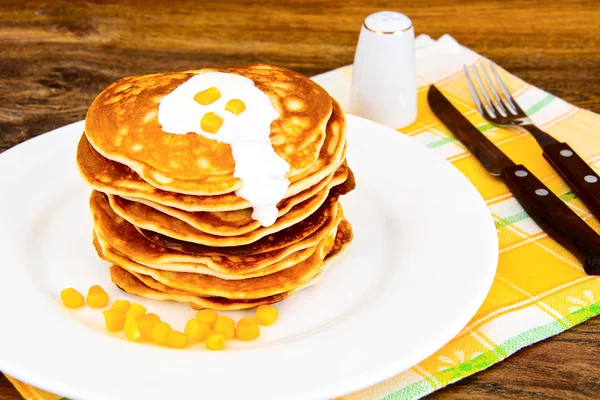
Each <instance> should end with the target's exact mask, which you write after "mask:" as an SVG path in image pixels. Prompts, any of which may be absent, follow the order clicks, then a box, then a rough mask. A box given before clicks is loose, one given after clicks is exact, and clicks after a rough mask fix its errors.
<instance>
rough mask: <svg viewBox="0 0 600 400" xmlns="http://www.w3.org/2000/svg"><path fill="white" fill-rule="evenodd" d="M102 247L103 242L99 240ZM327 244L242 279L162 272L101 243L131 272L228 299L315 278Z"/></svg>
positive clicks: (257, 295)
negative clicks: (283, 265)
mask: <svg viewBox="0 0 600 400" xmlns="http://www.w3.org/2000/svg"><path fill="white" fill-rule="evenodd" d="M100 244H101V246H102V245H103V243H102V242H101V241H100ZM324 247H325V243H323V242H321V244H319V246H318V248H317V250H316V251H315V252H314V253H313V254H312V255H311V256H310V257H308V258H307V259H306V260H304V261H301V262H300V263H298V264H296V265H294V266H292V267H289V268H286V269H284V270H282V271H278V272H275V273H273V274H270V275H265V276H260V277H256V278H248V279H241V280H227V279H221V278H216V277H214V276H210V275H203V274H192V273H188V272H171V271H159V270H155V269H152V268H149V267H146V266H143V265H141V264H138V263H136V262H134V261H132V260H131V259H129V258H127V257H126V256H125V255H123V254H118V253H117V252H116V251H114V249H111V248H110V247H104V246H102V252H103V254H104V257H105V258H106V259H107V260H109V261H110V262H112V263H113V264H116V265H118V266H120V267H121V268H123V269H126V270H128V271H129V272H134V273H137V274H142V275H148V276H151V277H152V278H154V279H156V280H157V281H159V282H161V283H162V284H164V285H167V286H169V287H172V288H174V289H178V290H183V291H185V292H188V293H192V294H195V295H197V296H218V297H226V298H229V299H256V298H261V297H267V296H272V295H275V294H279V293H283V292H287V291H289V290H292V289H295V288H297V287H298V286H301V285H302V284H304V283H305V282H307V281H309V280H310V279H311V278H312V277H314V276H315V275H316V274H317V273H318V272H319V270H320V269H321V267H322V266H323V259H324V258H325V254H323V252H324Z"/></svg>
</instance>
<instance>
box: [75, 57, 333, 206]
mask: <svg viewBox="0 0 600 400" xmlns="http://www.w3.org/2000/svg"><path fill="white" fill-rule="evenodd" d="M210 72H220V73H228V74H235V75H240V76H243V77H246V78H249V79H250V80H251V81H252V82H253V83H254V85H255V86H256V88H258V89H259V90H260V91H262V92H263V93H265V94H266V95H267V96H268V98H269V99H270V102H271V104H272V106H273V107H274V108H275V110H276V111H277V113H278V114H279V116H278V118H276V119H275V120H274V121H273V122H272V123H271V126H270V130H271V132H270V140H271V143H272V146H273V149H274V150H275V152H276V153H277V155H278V156H279V157H281V158H282V159H283V160H285V161H286V162H287V163H288V164H289V172H288V174H287V177H288V178H292V177H294V176H296V175H298V174H301V173H303V172H305V171H307V170H308V169H309V168H310V167H312V166H313V164H315V162H316V161H317V159H318V158H319V154H320V150H321V147H322V145H323V142H324V140H325V128H326V125H327V122H328V121H329V118H330V116H331V113H332V100H331V97H330V96H329V95H328V94H327V93H326V92H325V90H324V89H323V88H321V87H320V86H319V85H317V84H316V83H314V82H312V81H311V80H310V79H308V78H306V77H304V76H302V75H300V74H298V73H296V72H293V71H290V70H287V69H284V68H279V67H273V66H267V65H254V66H247V67H235V68H218V69H216V68H212V69H208V68H207V69H202V70H197V71H188V72H180V73H164V74H154V75H145V76H137V77H128V78H123V79H121V80H119V81H117V82H116V83H114V84H112V85H111V86H109V87H108V88H107V89H105V90H104V91H103V92H102V93H100V94H99V95H98V97H96V99H95V100H94V102H93V103H92V105H91V106H90V108H89V110H88V113H87V117H86V121H85V133H86V136H87V138H88V140H89V141H90V143H91V144H92V146H93V147H94V148H95V149H96V150H97V151H98V152H99V153H100V154H102V155H103V156H104V157H106V158H108V159H109V160H112V161H116V162H119V163H121V164H124V165H126V166H128V167H129V168H131V169H132V170H134V171H135V172H136V173H137V174H138V175H139V176H140V177H141V178H142V179H144V180H145V181H146V182H148V183H150V184H151V185H152V186H154V187H156V188H160V189H163V190H166V191H170V192H175V193H185V194H192V195H199V196H214V195H219V194H225V193H231V192H234V191H236V190H238V189H240V188H241V187H242V182H241V180H240V179H239V178H237V177H234V168H235V165H234V164H235V162H234V158H233V156H232V154H231V148H230V146H228V145H227V144H225V143H223V142H220V141H217V140H211V139H208V138H206V137H205V136H202V135H197V134H191V133H188V134H185V135H173V134H170V133H167V132H165V131H164V130H163V127H162V126H161V124H160V123H159V119H158V118H159V111H160V110H159V104H160V102H161V99H162V98H164V97H165V96H167V95H168V94H170V93H171V92H173V91H174V90H175V89H176V88H177V87H179V86H180V85H182V84H184V83H185V82H186V81H188V80H190V79H191V78H193V77H194V76H195V75H199V74H205V73H210ZM217 89H219V87H217ZM221 90H223V89H221ZM248 106H251V105H248ZM224 111H225V110H224ZM330 172H331V171H330ZM326 175H329V173H328V174H326Z"/></svg>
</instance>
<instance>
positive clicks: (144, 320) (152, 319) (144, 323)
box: [137, 313, 160, 341]
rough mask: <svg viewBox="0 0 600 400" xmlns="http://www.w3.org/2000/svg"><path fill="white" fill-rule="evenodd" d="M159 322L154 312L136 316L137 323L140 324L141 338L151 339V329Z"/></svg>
mask: <svg viewBox="0 0 600 400" xmlns="http://www.w3.org/2000/svg"><path fill="white" fill-rule="evenodd" d="M159 322H160V317H159V316H158V315H156V314H152V313H151V314H144V315H141V316H139V317H138V318H137V323H138V325H139V326H140V332H141V334H142V338H143V339H145V340H149V341H152V330H153V329H154V327H155V326H156V324H158V323H159Z"/></svg>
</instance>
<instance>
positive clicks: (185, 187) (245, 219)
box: [77, 65, 354, 309]
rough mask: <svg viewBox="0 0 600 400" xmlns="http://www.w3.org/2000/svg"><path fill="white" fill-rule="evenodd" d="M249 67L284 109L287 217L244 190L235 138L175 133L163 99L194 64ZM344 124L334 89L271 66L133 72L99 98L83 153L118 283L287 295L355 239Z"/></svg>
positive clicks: (201, 293)
mask: <svg viewBox="0 0 600 400" xmlns="http://www.w3.org/2000/svg"><path fill="white" fill-rule="evenodd" d="M211 71H212V72H224V73H230V74H237V75H242V76H245V77H247V78H249V79H251V80H252V81H253V82H254V85H255V86H256V87H257V88H258V89H260V90H261V91H262V92H264V93H265V94H266V95H267V96H269V99H270V100H271V103H272V104H273V107H274V108H275V109H276V110H277V112H278V113H279V118H277V119H276V120H274V121H273V122H272V124H271V133H270V139H271V144H272V146H273V150H274V151H275V152H276V153H277V154H278V155H279V156H280V157H281V158H282V159H284V160H285V161H286V162H287V163H288V164H289V166H290V169H289V172H288V174H287V179H288V180H289V187H288V190H287V192H286V194H285V197H284V198H283V199H282V200H281V201H280V202H279V203H278V204H277V210H278V217H277V219H276V220H275V222H274V223H273V224H272V225H269V226H263V225H262V224H261V223H260V222H259V221H256V220H254V219H253V218H252V215H253V208H252V205H251V204H250V203H249V202H248V201H247V200H245V199H244V198H242V197H239V196H237V195H236V191H237V190H239V189H240V187H242V186H243V182H241V181H240V179H238V178H236V177H235V176H234V170H235V161H234V159H233V158H232V155H231V148H230V146H229V145H228V144H226V143H222V142H219V141H217V140H210V139H209V138H207V137H205V136H202V135H198V134H195V133H187V134H184V135H174V134H171V133H167V132H165V131H163V129H162V126H161V124H160V123H159V122H158V107H159V103H160V99H161V98H162V97H164V96H166V95H167V94H169V93H170V92H172V91H173V90H174V89H175V88H177V87H178V86H179V85H181V84H183V83H184V82H186V81H187V80H189V79H190V78H191V77H193V76H195V75H196V74H202V73H206V72H211ZM345 151H346V124H345V118H344V114H343V112H342V110H341V108H340V107H339V105H338V104H337V103H336V102H335V100H333V99H332V98H331V97H330V96H329V95H328V94H327V92H325V91H324V90H323V89H322V88H321V87H320V86H318V85H316V84H315V83H313V82H312V81H310V80H309V79H307V78H305V77H304V76H302V75H300V74H297V73H295V72H292V71H289V70H286V69H283V68H278V67H272V66H266V65H256V66H248V67H238V68H220V69H203V70H198V71H189V72H182V73H165V74H155V75H146V76H138V77H129V78H124V79H122V80H120V81H118V82H116V83H114V84H113V85H111V86H109V87H108V88H107V89H106V90H104V91H103V92H102V93H101V94H100V95H99V96H98V97H97V98H96V99H95V101H94V102H93V104H92V105H91V106H90V109H89V111H88V114H87V118H86V122H85V133H84V135H83V136H82V137H81V140H80V142H79V146H78V149H77V163H78V166H79V169H80V171H81V173H82V175H83V177H84V179H85V180H86V181H87V182H88V183H89V184H90V185H91V186H92V188H93V189H94V190H93V191H92V195H91V198H90V209H91V212H92V215H93V221H94V245H95V247H96V250H97V252H98V254H99V255H100V257H101V258H103V259H104V260H106V261H108V262H110V263H111V264H112V266H111V267H110V274H111V278H112V281H113V282H114V283H115V284H116V285H117V286H118V287H120V288H121V289H122V290H124V291H126V292H129V293H133V294H136V295H140V296H144V297H148V298H153V299H164V300H174V301H179V302H184V303H188V304H190V305H191V306H192V307H193V308H213V309H242V308H250V307H254V306H257V305H260V304H267V303H274V302H278V301H281V300H283V299H285V298H287V297H288V296H290V295H291V294H292V293H294V292H296V291H297V290H299V289H302V288H305V287H307V286H309V285H311V284H313V283H315V282H316V281H317V279H318V278H319V277H320V276H321V275H322V272H323V270H324V269H325V268H326V267H327V266H328V265H329V264H330V261H331V260H332V259H333V258H334V257H335V256H336V255H338V254H340V252H341V251H342V250H343V249H344V248H345V246H346V245H347V244H348V243H349V242H350V241H351V240H352V229H351V227H350V224H349V223H348V222H347V221H346V220H345V219H344V214H343V210H342V207H341V205H340V204H339V202H338V197H339V196H340V195H343V194H345V193H347V192H349V191H351V190H352V189H353V188H354V178H353V175H352V172H351V171H350V169H349V168H348V166H347V164H346V161H345Z"/></svg>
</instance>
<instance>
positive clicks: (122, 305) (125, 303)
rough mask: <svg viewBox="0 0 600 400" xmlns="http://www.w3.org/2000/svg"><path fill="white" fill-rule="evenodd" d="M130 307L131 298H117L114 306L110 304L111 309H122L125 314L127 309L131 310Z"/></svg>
mask: <svg viewBox="0 0 600 400" xmlns="http://www.w3.org/2000/svg"><path fill="white" fill-rule="evenodd" d="M129 307H131V303H130V302H129V300H115V302H114V303H113V304H112V306H110V309H111V310H116V311H121V312H122V313H123V314H125V313H126V312H127V311H129Z"/></svg>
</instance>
